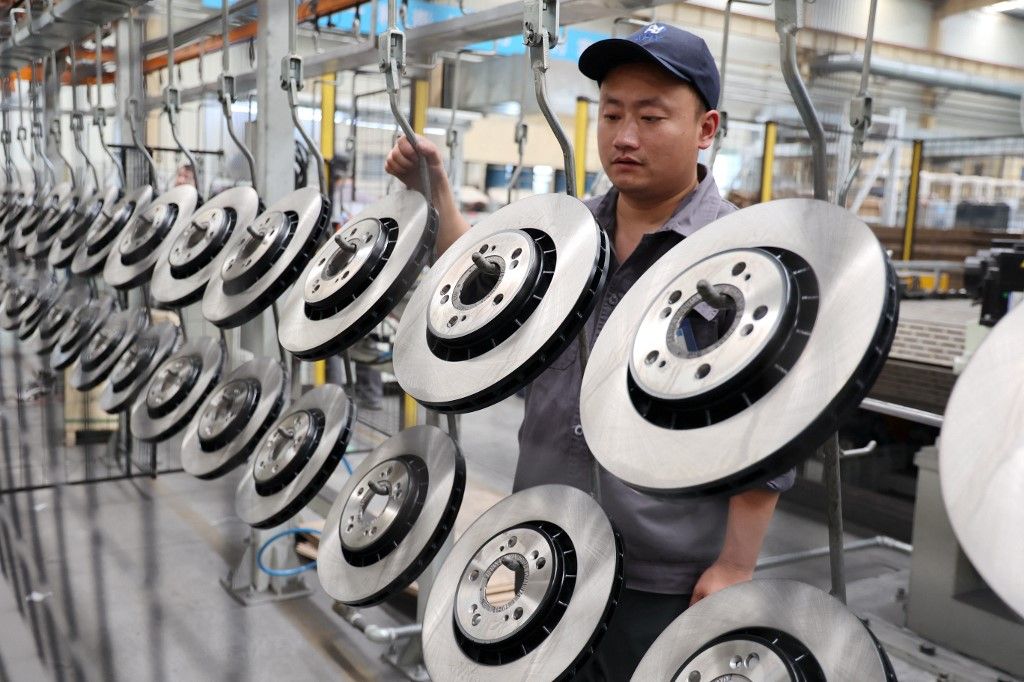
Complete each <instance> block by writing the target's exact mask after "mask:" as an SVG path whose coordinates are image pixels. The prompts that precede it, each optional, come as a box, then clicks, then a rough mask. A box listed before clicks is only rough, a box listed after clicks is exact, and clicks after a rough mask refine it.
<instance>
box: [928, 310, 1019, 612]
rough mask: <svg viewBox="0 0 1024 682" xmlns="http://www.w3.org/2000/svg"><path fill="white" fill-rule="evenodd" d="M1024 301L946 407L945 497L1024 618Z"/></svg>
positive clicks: (964, 537) (958, 526) (960, 533)
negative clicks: (1023, 501)
mask: <svg viewBox="0 0 1024 682" xmlns="http://www.w3.org/2000/svg"><path fill="white" fill-rule="evenodd" d="M1021 339H1024V306H1020V305H1018V306H1017V307H1015V308H1014V309H1012V310H1011V311H1010V312H1009V313H1008V314H1007V315H1006V316H1005V317H1004V318H1003V319H1002V320H1000V321H999V323H998V324H997V325H996V326H995V327H994V328H993V329H992V331H991V332H990V333H989V335H988V336H987V337H986V338H985V341H984V342H983V343H982V344H981V346H980V347H979V348H978V350H976V351H975V352H974V355H973V356H972V357H971V360H970V362H969V363H968V365H967V367H966V368H965V369H964V371H963V373H962V374H961V375H960V378H959V379H957V381H956V385H955V386H953V392H952V394H951V395H950V397H949V403H948V404H947V405H946V417H945V420H944V421H943V424H942V433H941V434H940V437H939V478H940V480H941V482H942V499H943V501H944V502H945V504H946V511H947V512H948V513H949V521H950V524H951V525H952V526H953V531H954V532H955V534H956V537H957V540H958V541H959V542H960V546H961V547H963V550H964V553H965V554H967V557H968V558H969V559H970V560H971V563H972V564H973V565H974V567H975V568H976V569H978V573H980V574H981V577H982V578H984V579H985V582H986V583H988V585H989V587H991V588H992V590H993V591H994V592H995V593H996V594H997V595H999V597H1000V598H1001V599H1002V600H1003V601H1004V602H1006V603H1007V604H1008V605H1009V606H1010V608H1012V609H1013V610H1014V611H1016V612H1017V613H1018V614H1020V615H1021V616H1022V617H1024V584H1022V581H1021V576H1020V568H1019V567H1020V562H1021V561H1022V560H1024V544H1022V543H1021V528H1022V527H1024V513H1022V509H1021V505H1020V491H1021V489H1022V487H1024V419H1022V417H1021V414H1022V413H1021V407H1022V406H1024V382H1022V381H1021V377H1022V376H1024V373H1022V370H1024V359H1022V357H1021V352H1020V351H1021Z"/></svg>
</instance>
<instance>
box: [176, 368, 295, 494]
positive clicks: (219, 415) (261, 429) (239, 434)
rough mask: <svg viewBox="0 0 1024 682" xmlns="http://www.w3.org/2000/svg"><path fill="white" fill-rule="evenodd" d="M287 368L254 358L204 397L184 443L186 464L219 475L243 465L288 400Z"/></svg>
mask: <svg viewBox="0 0 1024 682" xmlns="http://www.w3.org/2000/svg"><path fill="white" fill-rule="evenodd" d="M287 388H288V387H287V382H286V381H285V372H284V367H283V366H282V365H281V363H280V362H279V361H277V360H272V359H270V358H253V359H252V360H249V361H248V362H246V363H244V364H242V365H239V366H238V367H236V368H235V369H234V370H232V372H231V373H230V374H228V375H227V376H226V377H224V380H223V381H221V382H220V383H219V384H218V385H217V387H216V388H215V389H214V390H213V392H212V393H210V395H209V396H208V397H207V398H206V400H205V401H203V404H202V405H201V406H200V407H199V411H198V412H197V413H196V417H195V418H194V419H193V420H192V422H191V423H190V424H189V425H188V428H187V429H186V430H185V436H184V438H183V440H182V442H181V466H182V468H183V469H185V471H187V472H188V473H190V474H192V475H193V476H195V477H197V478H202V479H213V478H219V477H221V476H223V475H224V474H226V473H228V472H229V471H232V470H233V469H234V468H235V467H237V466H239V465H241V464H243V463H244V462H245V460H246V459H248V457H249V455H251V454H252V452H253V450H254V449H255V448H256V445H257V444H258V443H259V442H260V440H261V439H262V438H263V435H264V434H265V433H266V432H267V429H268V428H269V427H270V425H271V424H273V423H274V421H275V420H276V419H277V418H278V417H279V416H280V414H281V410H282V409H283V408H284V406H285V404H286V402H287V390H286V389H287Z"/></svg>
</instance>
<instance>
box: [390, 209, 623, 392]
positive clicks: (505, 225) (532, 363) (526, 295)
mask: <svg viewBox="0 0 1024 682" xmlns="http://www.w3.org/2000/svg"><path fill="white" fill-rule="evenodd" d="M609 258H610V249H609V247H608V240H607V235H606V234H605V232H604V230H602V229H600V227H598V225H597V223H596V222H595V221H594V218H593V216H592V215H591V213H590V211H589V210H588V209H587V207H586V206H584V204H583V203H582V202H580V201H579V200H577V199H574V198H572V197H568V196H565V195H561V194H546V195H538V196H533V197H529V198H526V199H522V200H520V201H517V202H515V203H513V204H510V205H508V206H506V207H505V208H502V209H499V210H498V211H497V212H495V213H493V214H492V215H490V216H488V217H486V218H484V219H483V220H481V221H480V222H479V223H477V224H476V225H474V226H473V228H472V229H470V230H469V232H467V233H466V234H464V235H463V236H462V237H460V238H459V239H458V240H457V241H456V242H455V243H454V244H453V245H452V246H450V247H449V248H448V250H447V251H445V253H444V255H443V256H441V257H440V258H439V259H438V260H437V262H436V263H435V264H434V266H433V267H432V268H431V269H430V272H428V273H427V275H426V277H425V278H424V280H423V282H422V284H420V286H419V287H417V289H416V291H415V292H413V295H412V299H411V300H410V301H409V304H408V306H407V307H406V310H405V312H404V314H403V315H402V320H401V323H400V324H399V327H398V334H397V336H396V338H395V353H394V368H395V374H396V375H397V377H398V380H399V382H400V383H401V384H402V386H403V387H404V388H405V390H406V392H408V393H409V394H410V395H412V396H413V397H414V398H416V400H418V401H419V402H420V403H422V404H423V405H426V406H427V407H431V408H433V409H435V410H439V411H443V412H465V411H470V410H476V409H481V408H483V407H487V406H488V405H492V404H494V403H496V402H498V401H500V400H502V399H504V398H506V397H508V396H509V395H511V394H512V393H514V392H515V391H517V390H519V389H520V388H522V387H523V386H525V385H526V384H527V383H529V382H530V381H532V380H533V379H534V377H536V376H537V375H538V374H540V373H541V372H542V371H543V370H544V368H545V367H547V365H548V364H549V363H550V362H551V361H552V360H554V359H555V358H557V357H558V355H559V354H560V353H561V352H562V351H563V350H565V348H566V347H567V346H568V345H569V344H570V343H571V342H572V341H573V339H574V338H575V337H576V335H577V333H578V332H579V330H580V329H581V328H582V327H583V324H584V322H585V321H586V319H587V318H588V317H589V315H590V312H591V311H592V310H593V307H594V304H595V303H596V300H597V294H598V292H599V290H600V289H601V288H602V287H603V285H604V280H605V277H606V275H607V272H608V267H609Z"/></svg>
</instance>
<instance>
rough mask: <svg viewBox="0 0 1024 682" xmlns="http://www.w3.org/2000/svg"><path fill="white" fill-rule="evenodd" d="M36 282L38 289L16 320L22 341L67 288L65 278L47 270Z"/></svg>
mask: <svg viewBox="0 0 1024 682" xmlns="http://www.w3.org/2000/svg"><path fill="white" fill-rule="evenodd" d="M37 282H38V291H37V292H36V293H35V295H34V296H33V297H32V300H31V301H30V302H29V304H28V305H27V306H25V308H24V309H23V310H22V311H21V317H20V319H19V320H18V338H19V339H21V340H22V341H25V340H27V339H28V338H29V337H30V336H32V334H33V333H34V332H35V330H36V328H37V327H38V326H39V323H40V322H42V319H43V315H44V314H45V313H46V311H47V310H49V309H50V308H51V307H53V305H54V303H56V301H57V300H58V299H60V297H61V296H63V295H64V291H65V289H66V288H67V280H66V279H58V278H57V277H55V276H54V275H53V273H48V272H47V273H42V274H41V275H40V278H39V279H38V280H37Z"/></svg>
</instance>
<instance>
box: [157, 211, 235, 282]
mask: <svg viewBox="0 0 1024 682" xmlns="http://www.w3.org/2000/svg"><path fill="white" fill-rule="evenodd" d="M235 215H236V214H235V211H234V210H232V209H231V208H211V209H207V210H203V211H200V212H199V213H197V214H196V215H195V216H193V217H192V220H191V222H190V223H189V225H188V227H187V228H185V230H184V231H183V232H182V233H181V234H180V235H178V238H177V239H175V240H174V242H172V244H171V249H170V253H168V255H167V260H168V262H169V263H170V265H171V274H173V275H174V276H175V277H179V278H181V277H187V276H189V275H191V274H193V273H194V272H197V271H198V270H199V269H200V268H202V267H203V266H204V265H206V264H207V263H209V262H210V261H212V260H213V259H214V258H215V257H216V256H217V253H219V252H220V250H221V249H222V248H223V247H224V244H225V243H226V242H227V239H228V237H229V236H230V234H231V229H232V228H233V227H234V225H235Z"/></svg>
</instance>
